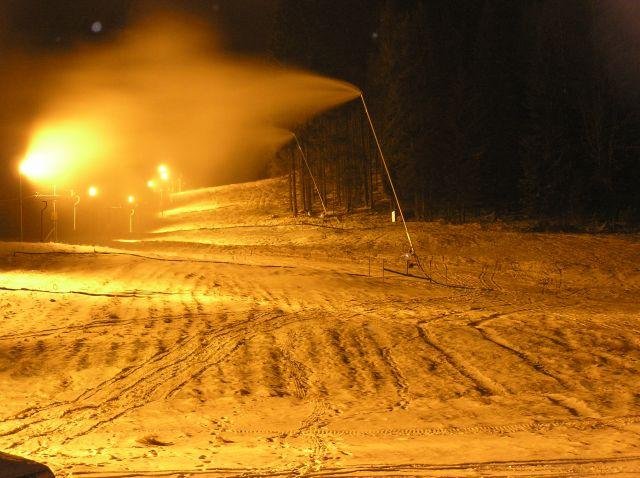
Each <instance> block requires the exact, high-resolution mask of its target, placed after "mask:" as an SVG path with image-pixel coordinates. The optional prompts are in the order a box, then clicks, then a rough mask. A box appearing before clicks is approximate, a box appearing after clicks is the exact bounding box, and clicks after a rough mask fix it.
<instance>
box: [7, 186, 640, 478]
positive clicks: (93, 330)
mask: <svg viewBox="0 0 640 478" xmlns="http://www.w3.org/2000/svg"><path fill="white" fill-rule="evenodd" d="M286 194H287V185H286V182H285V181H284V180H282V179H275V180H268V181H261V182H257V183H251V184H241V185H232V186H225V187H219V188H212V189H206V190H199V191H191V192H186V193H181V194H178V195H175V196H174V198H173V205H172V209H170V210H169V211H167V213H166V214H165V216H164V218H162V219H161V220H159V223H158V225H157V228H156V229H155V230H153V231H148V232H147V233H145V234H144V235H142V236H139V237H137V238H136V240H131V239H128V240H126V241H122V242H117V243H114V244H113V245H112V247H106V246H100V247H96V248H94V247H90V246H69V245H61V244H18V243H4V244H1V245H0V288H1V289H0V311H1V313H2V315H1V319H0V320H1V322H0V323H1V324H2V328H1V329H0V398H1V401H0V403H1V404H2V407H1V408H0V451H5V452H8V453H12V454H15V455H22V456H25V457H28V458H31V459H34V460H38V461H42V462H44V463H46V464H48V465H49V466H50V467H51V468H52V469H53V470H54V472H56V473H57V475H58V476H85V477H96V478H98V477H106V476H111V477H125V476H127V477H132V476H176V477H178V476H183V477H184V476H226V475H241V474H244V475H243V476H251V475H252V474H259V475H260V476H264V475H278V476H286V475H289V474H308V475H313V476H335V475H340V476H389V475H428V476H536V475H544V476H558V475H562V476H567V475H571V476H574V475H575V476H584V475H594V476H607V475H614V474H615V475H616V476H637V475H638V474H640V300H639V299H638V298H639V297H640V238H639V237H638V236H637V235H626V236H617V235H597V236H592V235H570V234H536V233H523V232H517V231H515V230H510V229H508V228H506V227H500V226H499V225H496V224H492V225H491V226H481V225H473V224H472V225H464V226H452V225H445V224H437V223H410V224H409V228H410V231H411V233H412V237H413V239H414V242H415V245H416V250H417V252H418V254H419V255H420V258H421V261H422V265H423V268H424V270H425V272H426V273H428V274H429V275H431V276H432V277H433V278H434V279H435V280H436V281H437V282H438V283H439V284H433V283H431V282H429V281H427V280H424V279H420V278H411V277H405V276H402V275H398V274H394V273H392V272H389V271H387V272H385V274H384V275H385V277H384V278H383V277H382V260H383V259H384V261H385V267H386V268H388V269H392V270H396V271H399V272H402V271H403V270H404V265H403V264H402V260H401V254H402V252H403V251H405V250H406V239H405V237H404V232H403V230H402V227H401V226H400V225H399V224H391V223H390V222H388V217H387V216H386V215H380V214H374V213H370V212H362V213H359V214H356V215H354V216H352V217H343V218H340V219H338V218H335V217H334V218H327V219H324V220H323V219H320V218H314V217H303V218H293V217H291V216H290V214H289V213H288V212H287V209H286V206H287V203H286ZM413 270H415V269H413ZM415 273H416V274H418V272H417V271H416V272H415Z"/></svg>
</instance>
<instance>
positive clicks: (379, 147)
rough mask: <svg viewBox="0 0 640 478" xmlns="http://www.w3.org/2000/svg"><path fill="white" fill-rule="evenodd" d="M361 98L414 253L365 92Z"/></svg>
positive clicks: (361, 94)
mask: <svg viewBox="0 0 640 478" xmlns="http://www.w3.org/2000/svg"><path fill="white" fill-rule="evenodd" d="M360 99H361V100H362V106H364V112H365V113H366V115H367V119H368V120H369V126H371V132H372V133H373V139H375V141H376V146H377V147H378V153H380V159H381V160H382V165H383V166H384V171H385V173H386V174H387V179H388V180H389V185H390V186H391V192H393V198H394V199H395V201H396V205H397V206H398V212H399V213H400V219H402V225H403V226H404V232H405V234H406V235H407V240H408V241H409V247H411V252H412V253H413V252H414V250H413V241H412V240H411V235H410V234H409V229H408V228H407V222H406V221H405V219H404V213H403V212H402V206H400V201H399V200H398V195H397V194H396V188H395V186H394V185H393V181H392V180H391V173H390V172H389V168H388V166H387V161H386V159H384V154H383V153H382V147H381V146H380V141H379V140H378V135H377V134H376V130H375V128H374V127H373V121H372V120H371V115H370V114H369V108H367V103H365V101H364V94H363V93H360Z"/></svg>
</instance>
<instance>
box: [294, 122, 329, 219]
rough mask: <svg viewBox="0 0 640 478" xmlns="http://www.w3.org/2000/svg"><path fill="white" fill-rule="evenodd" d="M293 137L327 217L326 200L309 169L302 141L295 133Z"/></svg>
mask: <svg viewBox="0 0 640 478" xmlns="http://www.w3.org/2000/svg"><path fill="white" fill-rule="evenodd" d="M293 137H294V138H295V139H296V144H297V145H298V149H299V150H300V154H302V159H303V160H304V164H305V165H306V166H307V171H309V176H311V181H313V187H314V188H315V190H316V192H317V193H318V197H319V198H320V203H321V204H322V209H323V210H324V214H325V216H326V215H327V208H326V207H325V205H324V199H322V194H320V189H318V185H317V184H316V178H314V177H313V173H312V172H311V168H310V167H309V163H308V162H307V155H306V154H304V151H302V146H300V141H298V136H297V135H296V134H295V133H293Z"/></svg>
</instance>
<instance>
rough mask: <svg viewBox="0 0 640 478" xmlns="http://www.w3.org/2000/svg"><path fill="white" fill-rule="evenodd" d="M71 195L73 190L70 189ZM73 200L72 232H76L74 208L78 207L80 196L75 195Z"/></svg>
mask: <svg viewBox="0 0 640 478" xmlns="http://www.w3.org/2000/svg"><path fill="white" fill-rule="evenodd" d="M71 195H72V196H73V191H71ZM75 198H76V200H75V202H74V203H73V232H76V210H77V208H78V204H80V196H79V195H77V194H76V195H75Z"/></svg>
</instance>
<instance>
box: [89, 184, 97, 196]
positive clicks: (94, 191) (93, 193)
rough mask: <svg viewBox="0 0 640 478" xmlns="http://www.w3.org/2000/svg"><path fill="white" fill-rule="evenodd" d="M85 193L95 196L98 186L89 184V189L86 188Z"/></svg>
mask: <svg viewBox="0 0 640 478" xmlns="http://www.w3.org/2000/svg"><path fill="white" fill-rule="evenodd" d="M87 194H89V196H91V197H92V198H94V197H96V196H97V195H98V188H97V187H95V186H89V189H87Z"/></svg>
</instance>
